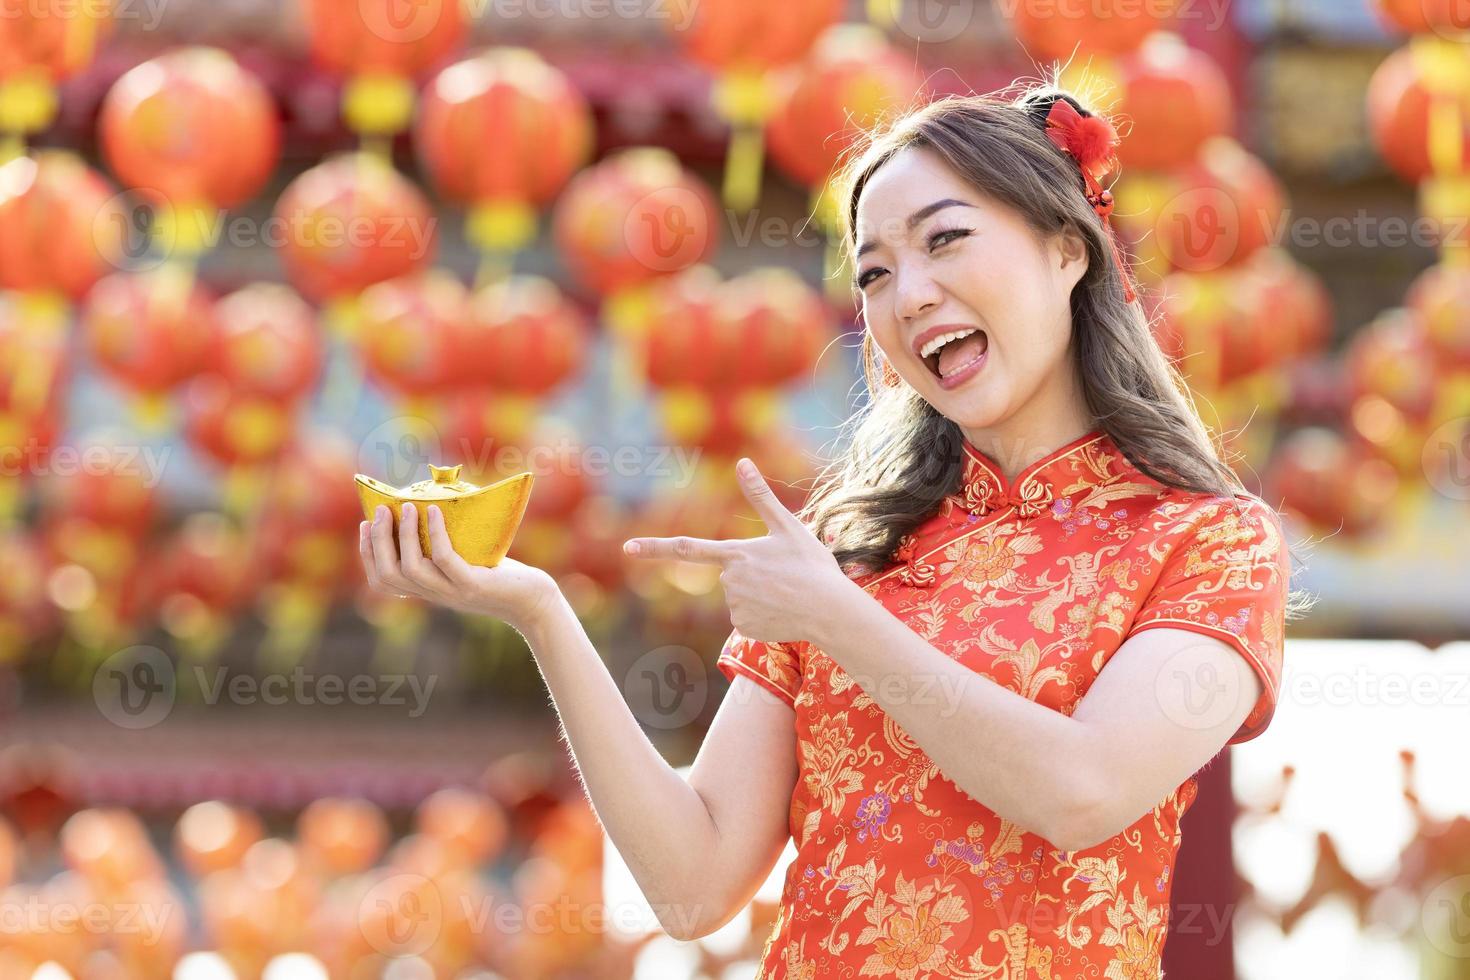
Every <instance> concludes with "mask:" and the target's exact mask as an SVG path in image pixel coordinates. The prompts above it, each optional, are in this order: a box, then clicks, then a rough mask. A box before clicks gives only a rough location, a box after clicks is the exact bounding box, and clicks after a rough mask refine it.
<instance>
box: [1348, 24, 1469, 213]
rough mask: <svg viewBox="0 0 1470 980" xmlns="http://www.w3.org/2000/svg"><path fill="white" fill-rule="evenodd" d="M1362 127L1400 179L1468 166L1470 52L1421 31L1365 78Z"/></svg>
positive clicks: (1412, 180)
mask: <svg viewBox="0 0 1470 980" xmlns="http://www.w3.org/2000/svg"><path fill="white" fill-rule="evenodd" d="M1368 126H1369V131H1370V132H1371V133H1372V136H1373V142H1374V143H1375V145H1376V146H1377V147H1378V152H1379V153H1381V154H1382V155H1383V158H1384V160H1386V161H1387V162H1388V165H1389V166H1390V167H1392V168H1393V170H1394V172H1395V173H1397V174H1398V175H1399V177H1401V178H1402V179H1404V180H1405V181H1408V182H1409V183H1411V184H1413V183H1418V182H1419V181H1420V180H1423V179H1424V178H1426V177H1429V176H1431V175H1432V174H1434V173H1436V172H1439V173H1443V174H1463V173H1464V172H1465V170H1466V168H1467V167H1470V52H1467V51H1466V50H1465V46H1464V45H1463V44H1456V43H1454V42H1451V41H1448V40H1446V39H1444V38H1439V37H1435V36H1432V35H1425V36H1423V37H1420V38H1416V39H1414V41H1413V42H1411V43H1410V44H1409V45H1407V46H1405V47H1403V48H1400V49H1399V50H1397V51H1395V52H1393V53H1392V54H1390V55H1389V56H1388V57H1387V58H1385V59H1384V60H1383V62H1382V64H1380V65H1379V66H1378V68H1377V69H1376V70H1375V71H1374V72H1373V77H1372V79H1371V80H1369V82H1368Z"/></svg>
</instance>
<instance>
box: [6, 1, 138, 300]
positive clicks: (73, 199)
mask: <svg viewBox="0 0 1470 980" xmlns="http://www.w3.org/2000/svg"><path fill="white" fill-rule="evenodd" d="M0 30H3V27H0ZM127 218H128V216H127V214H126V213H125V212H124V210H123V208H122V206H121V204H120V203H119V202H118V201H117V200H116V197H115V195H114V194H113V191H112V188H111V187H110V186H109V185H108V183H107V179H106V178H105V177H103V176H102V175H101V174H99V173H97V171H95V170H93V169H92V168H90V167H88V166H87V165H86V164H85V163H84V162H82V159H81V158H80V157H78V156H76V155H75V154H73V153H69V152H66V151H64V150H42V151H40V152H38V153H36V154H35V155H34V156H22V157H17V158H16V159H14V160H11V161H10V162H9V163H7V164H5V165H4V166H0V288H4V289H18V290H25V291H48V292H55V293H61V294H64V295H65V296H66V297H68V298H69V299H72V300H76V299H80V298H81V297H82V296H84V295H85V294H86V292H87V290H89V289H91V288H92V285H93V284H94V283H95V282H97V280H98V279H100V278H102V277H103V276H104V275H106V274H107V273H109V272H112V271H114V270H115V269H116V268H118V266H119V263H120V262H121V261H122V258H123V249H124V243H125V234H126V232H125V227H126V223H127Z"/></svg>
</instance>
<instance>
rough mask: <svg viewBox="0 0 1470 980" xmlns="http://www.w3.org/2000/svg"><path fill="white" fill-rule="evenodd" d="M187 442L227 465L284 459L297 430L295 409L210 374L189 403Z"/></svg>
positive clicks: (196, 385) (193, 388)
mask: <svg viewBox="0 0 1470 980" xmlns="http://www.w3.org/2000/svg"><path fill="white" fill-rule="evenodd" d="M185 401H186V405H185V411H186V415H187V419H186V422H185V432H186V434H187V435H188V438H189V441H190V442H191V443H192V444H193V445H194V446H196V447H197V448H198V449H200V450H201V451H202V452H204V453H205V454H206V455H208V456H209V457H210V458H211V459H213V460H215V461H216V462H218V463H221V464H223V465H225V466H255V465H259V464H261V463H265V462H268V461H270V460H272V459H275V458H276V457H277V456H279V455H280V453H281V451H282V450H283V449H284V448H285V447H286V444H287V443H288V442H289V441H290V439H291V433H292V431H293V430H294V428H295V425H296V417H295V406H294V405H292V404H290V403H283V402H281V401H279V400H277V399H275V398H268V397H262V396H260V395H252V394H249V393H246V392H242V391H238V390H236V389H234V388H231V387H230V385H229V384H228V383H227V382H225V381H224V380H222V379H220V378H218V377H216V376H214V375H206V376H205V377H202V378H198V379H196V380H195V381H194V382H193V383H192V384H190V386H189V390H188V393H187V397H186V399H185Z"/></svg>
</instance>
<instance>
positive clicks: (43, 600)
mask: <svg viewBox="0 0 1470 980" xmlns="http://www.w3.org/2000/svg"><path fill="white" fill-rule="evenodd" d="M0 562H4V567H5V575H4V577H0V663H3V664H13V663H14V662H15V660H16V657H17V656H18V655H19V653H20V652H21V650H23V649H24V648H25V647H26V645H27V644H28V643H30V642H31V641H32V640H34V639H36V638H37V637H39V636H40V635H41V634H42V633H44V632H45V631H46V630H48V629H50V628H51V627H52V626H53V625H54V622H55V617H54V615H53V614H54V612H55V610H54V608H53V606H52V605H51V603H50V602H49V601H48V597H47V594H46V578H47V571H48V569H47V567H46V560H45V555H44V554H43V553H42V550H41V547H40V545H39V543H38V541H37V539H36V536H35V535H34V534H33V533H31V532H29V531H25V530H22V529H20V528H8V529H0ZM7 833H8V830H7V828H6V827H5V826H4V825H3V823H0V887H3V886H4V885H5V884H6V883H7V880H8V877H9V876H8V874H7V864H6V859H7V857H11V858H13V857H14V850H13V849H11V850H9V851H8V852H7ZM11 843H13V842H11Z"/></svg>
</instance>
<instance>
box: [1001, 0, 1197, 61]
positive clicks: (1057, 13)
mask: <svg viewBox="0 0 1470 980" xmlns="http://www.w3.org/2000/svg"><path fill="white" fill-rule="evenodd" d="M1178 8H1179V4H1178V3H1177V2H1175V0H1163V2H1159V3H1138V2H1136V0H1090V2H1088V3H1078V4H1068V5H1065V7H1063V8H1059V7H1058V5H1056V4H1052V3H1020V4H1013V5H1012V6H1011V7H1010V14H1011V22H1012V24H1013V25H1014V27H1015V29H1016V36H1017V38H1018V39H1019V40H1020V42H1021V45H1022V46H1023V47H1024V48H1025V49H1026V54H1027V55H1028V56H1029V57H1031V58H1034V59H1038V60H1043V61H1066V60H1067V59H1069V58H1071V57H1072V56H1073V55H1074V54H1080V55H1083V56H1085V55H1089V54H1102V55H1114V54H1122V53H1123V52H1124V51H1132V50H1133V49H1134V48H1136V47H1138V46H1139V45H1140V44H1142V43H1143V39H1144V38H1146V37H1147V36H1148V35H1149V34H1151V33H1153V32H1154V31H1157V30H1163V29H1164V28H1166V27H1168V26H1169V25H1170V23H1171V22H1172V21H1173V19H1174V16H1175V13H1176V12H1177V10H1178Z"/></svg>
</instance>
